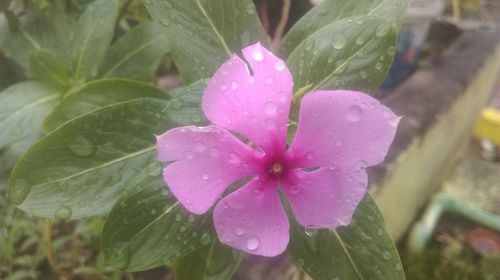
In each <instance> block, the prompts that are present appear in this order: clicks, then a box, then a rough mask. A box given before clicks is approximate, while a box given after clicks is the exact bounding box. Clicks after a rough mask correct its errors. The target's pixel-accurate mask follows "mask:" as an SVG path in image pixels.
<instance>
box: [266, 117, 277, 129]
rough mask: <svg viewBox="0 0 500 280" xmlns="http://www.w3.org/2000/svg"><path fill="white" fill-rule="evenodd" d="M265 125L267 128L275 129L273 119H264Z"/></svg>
mask: <svg viewBox="0 0 500 280" xmlns="http://www.w3.org/2000/svg"><path fill="white" fill-rule="evenodd" d="M266 127H267V129H269V130H273V129H275V128H276V122H275V121H274V119H267V120H266Z"/></svg>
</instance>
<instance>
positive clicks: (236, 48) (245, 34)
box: [146, 0, 267, 82]
mask: <svg viewBox="0 0 500 280" xmlns="http://www.w3.org/2000/svg"><path fill="white" fill-rule="evenodd" d="M146 3H147V4H148V5H147V8H148V11H149V13H150V14H151V16H152V18H153V20H155V21H157V22H159V23H161V24H162V25H163V26H165V34H166V36H167V38H175V40H171V41H170V47H171V51H172V55H173V58H174V62H175V64H176V65H177V68H178V69H179V71H180V72H181V74H182V76H183V78H184V79H185V80H186V81H187V82H192V81H196V80H199V79H202V78H207V77H210V76H211V75H212V74H213V73H214V72H215V70H216V69H217V68H218V67H219V66H220V65H221V64H222V63H224V62H225V61H226V60H228V59H229V57H230V56H231V54H232V53H237V52H240V50H241V49H242V48H243V47H246V46H248V45H250V44H253V43H257V42H259V41H260V42H261V43H263V44H264V45H265V44H266V42H267V36H266V33H265V32H264V29H263V27H262V25H261V23H260V21H259V17H258V15H257V12H256V10H255V6H254V4H253V3H252V1H251V0H239V1H234V0H218V1H213V0H183V1H178V0H151V1H146Z"/></svg>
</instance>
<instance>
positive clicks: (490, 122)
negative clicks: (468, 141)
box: [474, 108, 500, 146]
mask: <svg viewBox="0 0 500 280" xmlns="http://www.w3.org/2000/svg"><path fill="white" fill-rule="evenodd" d="M474 135H475V136H476V137H477V138H479V139H487V140H490V141H491V142H492V143H494V144H495V145H497V146H500V111H498V110H495V109H493V108H487V109H484V110H483V111H482V112H481V116H480V117H479V120H478V121H477V123H476V126H475V127H474Z"/></svg>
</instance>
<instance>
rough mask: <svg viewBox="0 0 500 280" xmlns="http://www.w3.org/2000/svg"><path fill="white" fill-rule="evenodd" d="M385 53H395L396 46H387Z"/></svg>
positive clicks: (391, 54)
mask: <svg viewBox="0 0 500 280" xmlns="http://www.w3.org/2000/svg"><path fill="white" fill-rule="evenodd" d="M387 54H388V55H390V56H393V55H394V54H396V47H394V46H393V47H389V48H388V49H387Z"/></svg>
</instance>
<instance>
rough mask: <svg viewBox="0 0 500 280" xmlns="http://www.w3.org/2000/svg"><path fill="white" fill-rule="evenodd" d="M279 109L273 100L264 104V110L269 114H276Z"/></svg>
mask: <svg viewBox="0 0 500 280" xmlns="http://www.w3.org/2000/svg"><path fill="white" fill-rule="evenodd" d="M277 111H278V108H277V107H276V104H274V103H273V102H267V103H266V104H265V105H264V112H265V113H266V114H267V115H268V116H275V115H276V112H277Z"/></svg>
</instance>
